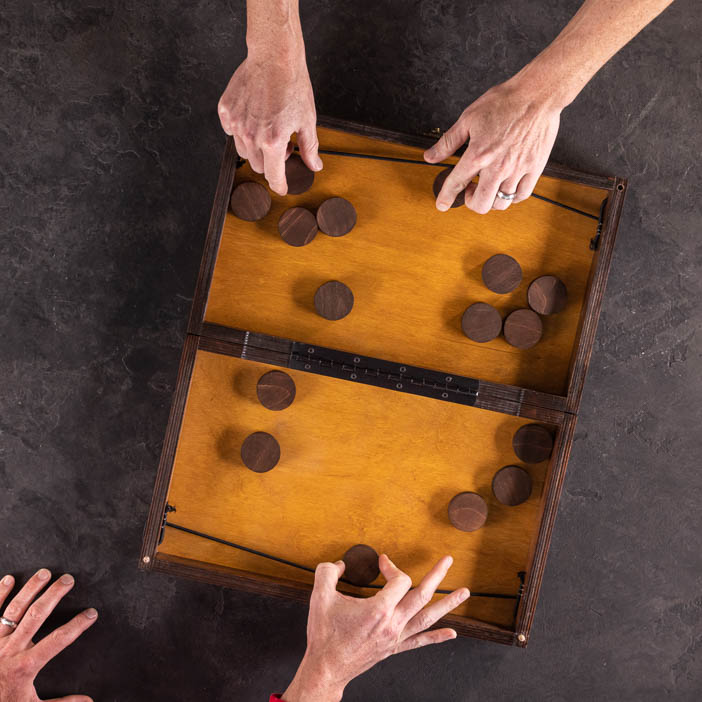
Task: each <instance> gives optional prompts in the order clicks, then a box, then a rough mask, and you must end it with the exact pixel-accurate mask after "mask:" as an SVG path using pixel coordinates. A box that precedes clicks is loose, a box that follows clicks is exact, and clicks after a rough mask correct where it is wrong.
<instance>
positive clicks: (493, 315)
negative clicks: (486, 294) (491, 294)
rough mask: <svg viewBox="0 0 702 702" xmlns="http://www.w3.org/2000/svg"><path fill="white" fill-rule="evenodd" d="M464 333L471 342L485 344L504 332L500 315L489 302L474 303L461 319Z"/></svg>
mask: <svg viewBox="0 0 702 702" xmlns="http://www.w3.org/2000/svg"><path fill="white" fill-rule="evenodd" d="M461 328H462V329H463V333H464V334H465V335H466V336H467V337H468V338H469V339H470V340H471V341H477V342H478V343H479V344H484V343H486V342H487V341H492V340H493V339H494V338H495V337H497V336H498V335H499V333H500V332H501V331H502V317H501V316H500V313H499V312H498V311H497V310H496V309H495V308H494V307H493V306H492V305H488V304H487V302H474V303H473V304H472V305H471V306H470V307H469V308H468V309H467V310H466V311H465V312H464V313H463V317H462V319H461Z"/></svg>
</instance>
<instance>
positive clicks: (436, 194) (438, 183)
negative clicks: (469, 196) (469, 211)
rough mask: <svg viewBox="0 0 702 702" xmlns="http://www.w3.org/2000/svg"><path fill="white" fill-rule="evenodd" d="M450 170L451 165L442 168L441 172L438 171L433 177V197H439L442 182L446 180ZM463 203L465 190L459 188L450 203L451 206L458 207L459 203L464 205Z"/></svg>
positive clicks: (464, 201) (464, 202)
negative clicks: (459, 190)
mask: <svg viewBox="0 0 702 702" xmlns="http://www.w3.org/2000/svg"><path fill="white" fill-rule="evenodd" d="M452 170H453V166H451V167H449V168H444V170H443V171H441V173H439V175H438V176H436V178H435V179H434V198H437V197H439V193H440V192H441V188H442V186H443V184H444V181H445V180H446V178H448V175H449V173H451V171H452ZM465 204H466V191H465V190H461V192H460V193H458V195H456V199H455V200H454V201H453V204H452V205H451V207H460V206H461V205H465Z"/></svg>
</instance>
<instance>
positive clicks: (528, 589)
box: [515, 414, 577, 646]
mask: <svg viewBox="0 0 702 702" xmlns="http://www.w3.org/2000/svg"><path fill="white" fill-rule="evenodd" d="M576 422H577V417H576V416H575V415H572V414H567V415H566V416H565V421H564V423H563V425H562V426H561V428H560V429H559V432H558V436H557V437H556V443H555V446H554V450H553V454H552V458H551V462H550V465H549V471H548V475H547V478H546V483H545V484H544V497H543V499H542V502H541V505H542V507H541V515H540V518H539V528H538V531H537V533H536V536H535V538H534V540H533V541H532V550H531V553H530V555H529V561H528V568H527V571H526V579H525V582H524V591H523V593H522V598H521V600H520V602H519V608H518V610H517V617H516V624H515V631H516V633H517V635H518V636H519V635H523V636H524V641H520V640H519V639H518V640H517V641H516V645H517V646H526V645H527V643H528V642H529V632H530V630H531V626H532V623H533V621H534V612H535V611H536V604H537V602H538V598H539V591H540V590H541V582H542V580H543V576H544V570H545V568H546V559H547V557H548V551H549V545H550V543H551V535H552V533H553V526H554V524H555V521H556V515H557V513H558V502H559V500H560V497H561V491H562V489H563V481H564V480H565V474H566V467H567V465H568V458H569V457H570V450H571V447H572V445H573V434H574V432H575V424H576Z"/></svg>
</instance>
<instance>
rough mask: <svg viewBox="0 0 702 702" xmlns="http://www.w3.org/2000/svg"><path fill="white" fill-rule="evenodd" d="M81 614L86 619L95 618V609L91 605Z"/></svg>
mask: <svg viewBox="0 0 702 702" xmlns="http://www.w3.org/2000/svg"><path fill="white" fill-rule="evenodd" d="M83 614H85V616H86V617H87V618H88V619H95V617H97V609H93V608H92V607H91V608H90V609H86V610H85V612H83Z"/></svg>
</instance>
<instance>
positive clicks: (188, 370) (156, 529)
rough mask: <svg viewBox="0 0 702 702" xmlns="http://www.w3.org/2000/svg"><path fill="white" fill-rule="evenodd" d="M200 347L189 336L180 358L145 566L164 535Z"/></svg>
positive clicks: (151, 511)
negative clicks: (164, 519) (187, 405)
mask: <svg viewBox="0 0 702 702" xmlns="http://www.w3.org/2000/svg"><path fill="white" fill-rule="evenodd" d="M197 346H198V337H196V336H192V335H191V334H188V335H187V336H186V337H185V343H184V344H183V351H182V353H181V356H180V366H179V368H178V379H177V381H176V388H175V392H174V394H173V400H172V402H171V411H170V414H169V417H168V424H167V426H166V435H165V437H164V440H163V447H162V448H161V458H160V460H159V464H158V470H157V472H156V482H155V483H154V491H153V495H152V497H151V506H150V507H149V514H148V517H147V519H146V526H145V527H144V538H143V542H142V547H141V558H140V563H141V565H142V567H149V566H150V565H151V563H152V562H153V557H154V554H155V552H156V546H157V543H158V539H159V535H160V533H161V524H162V522H163V512H164V510H165V508H166V497H167V496H168V487H169V485H170V482H171V474H172V472H173V460H174V458H175V453H176V448H177V446H178V439H179V436H180V427H181V425H182V423H183V415H184V414H185V404H186V402H187V399H188V392H189V390H190V379H191V378H192V374H193V366H194V364H195V355H196V353H197Z"/></svg>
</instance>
